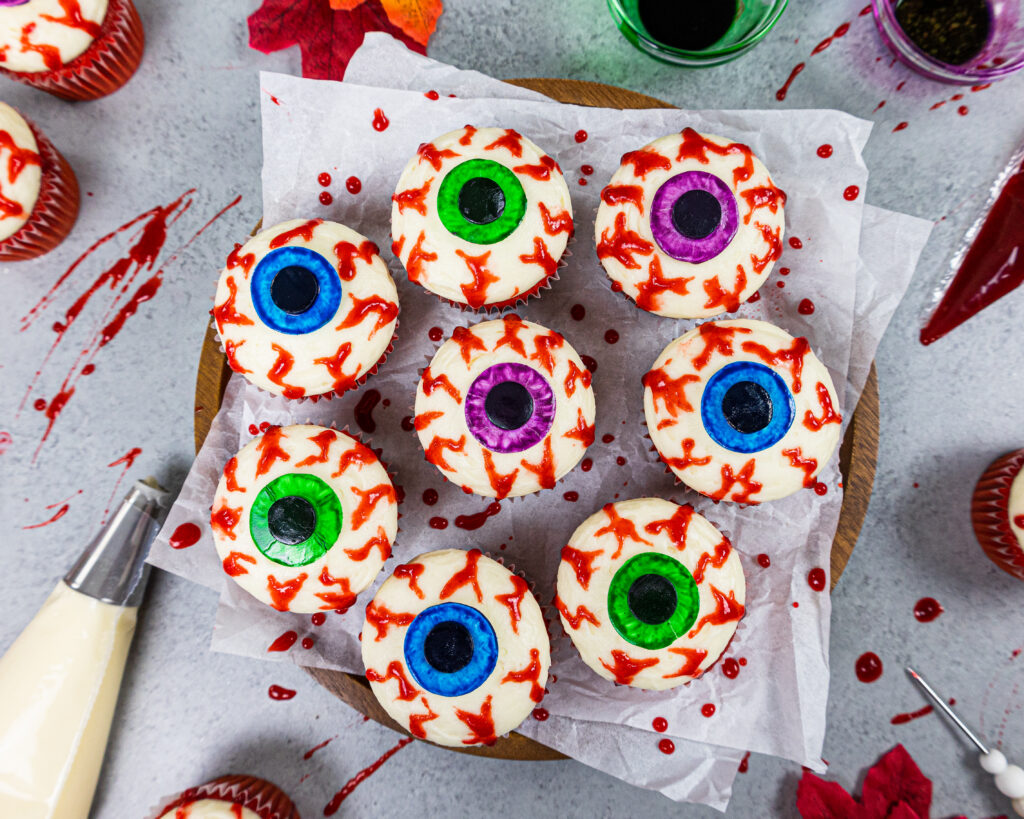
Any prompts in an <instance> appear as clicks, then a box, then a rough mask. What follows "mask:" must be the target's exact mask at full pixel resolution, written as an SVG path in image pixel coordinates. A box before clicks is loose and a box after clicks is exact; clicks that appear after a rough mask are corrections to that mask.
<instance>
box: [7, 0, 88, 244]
mask: <svg viewBox="0 0 1024 819" xmlns="http://www.w3.org/2000/svg"><path fill="white" fill-rule="evenodd" d="M2 11H3V9H2V8H0V12H2ZM77 217H78V180H77V179H76V178H75V173H74V171H72V170H71V166H70V165H69V164H68V162H67V160H66V159H64V157H63V156H61V155H60V153H59V152H58V151H57V149H56V148H54V147H53V145H51V144H50V141H49V140H48V139H47V138H46V137H45V136H44V135H43V134H42V132H40V131H39V130H38V129H37V128H35V126H33V125H32V124H31V123H30V122H28V120H26V119H25V118H24V117H22V116H21V114H19V113H18V112H17V111H15V110H14V109H13V108H11V106H9V105H7V104H5V103H2V102H0V262H17V261H22V260H24V259H34V258H35V257H36V256H42V255H43V254H44V253H46V252H47V251H50V250H52V249H53V248H55V247H56V246H57V245H59V244H60V243H61V242H62V241H64V237H65V236H67V235H68V233H69V232H70V231H71V228H72V226H73V225H74V224H75V219H76V218H77Z"/></svg>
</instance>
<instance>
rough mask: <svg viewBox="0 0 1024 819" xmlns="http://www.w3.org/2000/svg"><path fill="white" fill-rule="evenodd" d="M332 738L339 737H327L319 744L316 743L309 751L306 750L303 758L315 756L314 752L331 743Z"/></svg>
mask: <svg viewBox="0 0 1024 819" xmlns="http://www.w3.org/2000/svg"><path fill="white" fill-rule="evenodd" d="M332 739H337V737H331V739H325V740H324V741H323V742H321V743H320V744H319V745H314V746H313V747H312V748H310V749H309V750H308V751H306V753H304V754H303V755H302V758H303V759H312V758H313V754H315V753H316V752H317V751H319V750H320V749H322V748H326V747H327V746H328V745H330V744H331V740H332Z"/></svg>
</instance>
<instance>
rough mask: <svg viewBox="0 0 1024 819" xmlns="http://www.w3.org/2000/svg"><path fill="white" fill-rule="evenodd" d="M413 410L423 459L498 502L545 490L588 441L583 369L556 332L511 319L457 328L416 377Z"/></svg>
mask: <svg viewBox="0 0 1024 819" xmlns="http://www.w3.org/2000/svg"><path fill="white" fill-rule="evenodd" d="M415 412H416V415H415V417H414V422H413V423H414V426H415V428H416V431H417V434H418V435H419V438H420V443H421V444H422V445H423V449H424V452H425V453H426V458H427V460H428V461H430V463H432V464H434V466H436V467H437V468H438V469H439V470H441V472H442V474H444V476H445V477H446V478H447V479H448V480H450V481H452V482H453V483H456V484H458V485H459V486H461V487H462V488H463V489H464V490H466V491H468V492H473V493H475V494H477V495H484V496H485V497H489V498H497V499H498V500H501V499H502V498H506V497H518V496H519V495H528V494H530V493H531V492H537V491H539V490H541V489H551V488H552V487H553V486H554V485H555V483H556V481H558V480H559V479H560V478H562V477H563V476H564V475H565V474H566V473H567V472H569V470H571V469H572V468H573V467H574V466H576V464H577V463H579V461H580V459H581V458H582V457H583V453H584V452H586V450H587V447H588V446H590V445H591V444H592V443H593V442H594V416H595V412H596V409H595V405H594V392H593V390H592V389H591V386H590V371H589V370H587V368H586V366H585V365H584V364H583V361H582V360H581V359H580V357H579V355H578V354H577V353H576V351H575V350H574V349H573V348H572V347H571V346H570V345H569V343H568V342H567V341H566V340H565V339H564V338H563V337H562V336H561V335H560V334H559V333H556V332H555V331H553V330H548V329H547V328H545V327H541V326H540V325H539V324H533V323H532V322H529V321H523V320H522V319H521V318H519V316H516V315H508V316H504V317H503V318H500V319H496V320H494V321H484V322H481V323H480V324H476V325H474V326H472V327H469V328H466V327H457V328H456V329H455V331H454V333H452V337H451V338H450V339H448V340H447V341H446V342H445V343H444V344H442V345H441V347H440V348H439V349H438V351H437V352H436V353H435V354H434V357H433V359H432V360H431V362H430V366H429V367H427V369H425V370H424V371H423V375H422V376H421V377H420V383H419V387H418V388H417V390H416V409H415Z"/></svg>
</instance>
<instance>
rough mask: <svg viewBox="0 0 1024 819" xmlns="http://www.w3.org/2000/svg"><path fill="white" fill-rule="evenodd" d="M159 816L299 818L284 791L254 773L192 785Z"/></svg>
mask: <svg viewBox="0 0 1024 819" xmlns="http://www.w3.org/2000/svg"><path fill="white" fill-rule="evenodd" d="M155 819H299V812H298V811H297V810H296V809H295V805H293V804H292V800H291V799H289V798H288V797H287V796H286V795H285V794H284V792H283V791H282V790H281V789H280V788H278V787H277V786H276V785H273V784H271V783H270V782H267V780H265V779H257V778H256V777H254V776H222V777H220V778H219V779H214V780H213V781H211V782H207V783H206V784H205V785H200V786H199V787H198V788H189V789H188V790H187V791H185V792H184V793H182V794H181V795H180V796H178V797H177V798H176V799H174V800H173V801H171V802H170V803H169V804H167V805H165V806H164V807H162V808H161V809H160V811H159V813H157V814H156V817H155Z"/></svg>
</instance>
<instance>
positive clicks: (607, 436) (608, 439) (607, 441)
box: [601, 432, 615, 444]
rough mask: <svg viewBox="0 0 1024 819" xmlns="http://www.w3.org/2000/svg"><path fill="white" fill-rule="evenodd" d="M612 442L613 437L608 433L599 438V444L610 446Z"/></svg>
mask: <svg viewBox="0 0 1024 819" xmlns="http://www.w3.org/2000/svg"><path fill="white" fill-rule="evenodd" d="M614 440H615V436H614V435H612V434H611V433H610V432H606V433H605V434H604V435H602V436H601V442H602V443H605V444H610V443H611V442H612V441H614Z"/></svg>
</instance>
